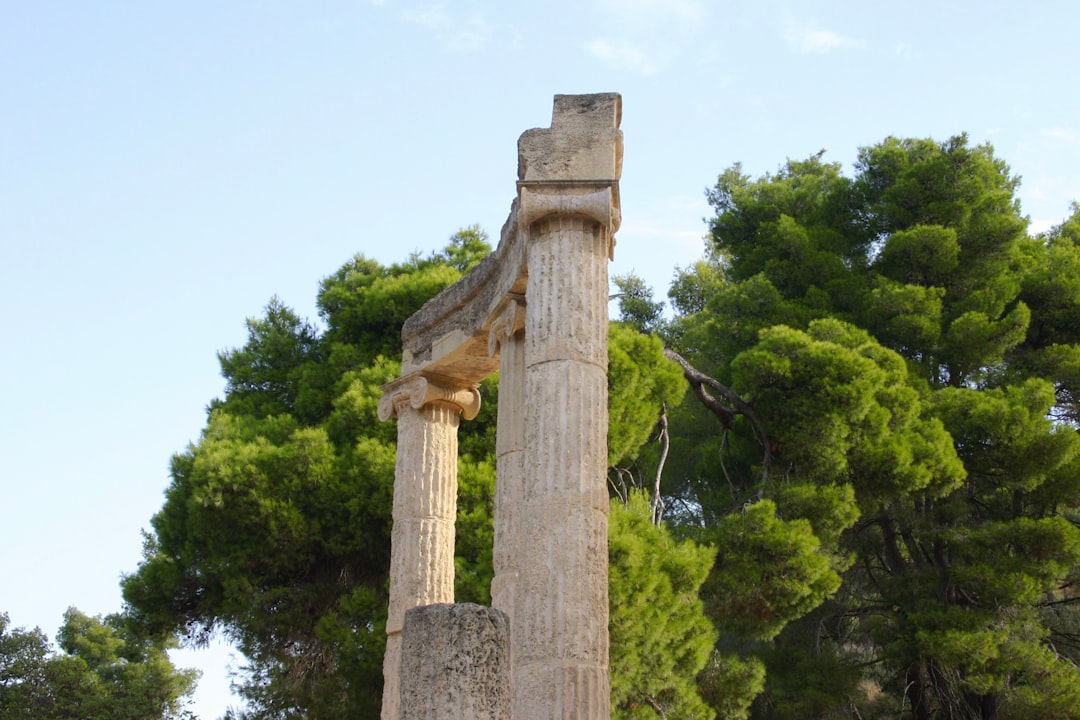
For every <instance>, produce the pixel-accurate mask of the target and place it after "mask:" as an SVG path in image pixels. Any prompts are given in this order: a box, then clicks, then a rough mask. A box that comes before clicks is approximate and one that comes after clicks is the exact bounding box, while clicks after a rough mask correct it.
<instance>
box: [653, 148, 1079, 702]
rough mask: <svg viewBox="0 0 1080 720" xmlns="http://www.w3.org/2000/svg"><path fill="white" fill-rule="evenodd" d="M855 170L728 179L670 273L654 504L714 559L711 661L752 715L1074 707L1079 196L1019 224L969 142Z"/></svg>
mask: <svg viewBox="0 0 1080 720" xmlns="http://www.w3.org/2000/svg"><path fill="white" fill-rule="evenodd" d="M855 171H856V172H855V175H854V177H852V178H847V177H844V176H843V175H842V174H841V172H840V168H839V166H838V165H835V164H830V163H826V162H824V161H823V160H822V156H821V154H818V155H816V156H814V157H812V158H810V159H808V160H805V161H789V162H787V163H786V164H785V165H784V166H782V167H781V168H780V170H779V171H778V172H777V173H775V174H767V175H765V176H763V177H761V178H757V179H753V178H750V177H749V176H747V175H745V174H744V173H743V172H742V171H741V169H740V168H739V166H735V167H734V168H732V169H730V170H728V171H727V172H725V173H723V174H722V175H721V176H720V178H719V180H718V182H717V185H716V187H715V188H714V189H713V190H711V191H710V192H709V201H710V203H711V204H712V205H713V207H714V209H715V211H716V215H715V217H714V218H713V219H712V220H711V221H710V223H709V227H710V237H709V242H710V248H709V255H708V257H707V258H706V260H704V261H702V262H701V263H699V264H698V265H696V266H693V267H691V268H686V269H683V270H682V271H680V273H679V275H678V277H677V279H676V282H675V283H674V284H673V286H672V290H671V298H672V304H673V307H674V308H675V309H676V312H677V315H676V317H675V318H674V319H673V321H672V323H671V329H670V331H669V334H668V338H669V341H670V342H671V343H672V345H673V347H674V349H675V350H678V351H679V353H671V355H672V357H674V358H675V359H677V360H679V361H680V362H681V363H682V364H683V370H684V374H685V375H686V377H687V379H688V380H689V381H690V385H691V388H692V389H693V390H694V395H695V398H696V400H694V401H689V400H688V401H687V403H684V404H683V405H682V406H680V407H678V408H676V409H674V410H673V411H672V418H671V427H672V436H673V440H672V458H673V459H672V462H671V463H669V468H668V472H669V476H668V481H667V482H666V483H665V492H667V493H669V494H670V495H671V498H670V500H669V502H677V503H679V504H680V505H681V506H682V507H685V508H689V509H691V511H690V512H687V513H685V514H684V515H683V516H681V517H680V518H679V519H680V521H681V522H683V523H684V524H685V525H686V526H687V527H689V528H697V530H696V532H698V533H699V534H700V535H701V536H702V537H704V538H708V539H710V541H715V542H717V545H718V547H720V548H721V552H720V554H719V557H718V561H717V563H716V565H715V567H714V569H713V572H712V573H711V575H710V578H709V580H708V581H707V582H706V583H705V593H706V608H707V609H708V611H709V614H710V616H711V617H712V618H713V619H714V620H715V621H716V622H717V626H718V628H719V629H720V631H721V640H720V644H719V647H720V649H721V650H722V651H723V650H729V651H733V652H737V653H739V657H740V658H742V660H744V661H746V662H750V661H753V660H755V659H756V660H757V661H759V662H762V663H764V666H765V667H766V670H767V676H766V677H767V680H766V685H765V692H764V693H763V694H762V695H761V696H760V697H759V699H758V701H757V702H756V703H755V705H754V714H755V715H756V716H759V717H770V718H794V717H826V716H831V715H832V714H837V715H839V714H844V713H846V714H848V715H851V714H857V715H858V716H860V717H872V716H876V715H875V713H878V714H879V715H880V713H882V712H883V710H882V709H883V708H886V707H887V708H888V712H889V713H892V714H889V715H887V716H888V717H893V716H895V711H896V709H897V708H901V707H902V708H903V716H904V717H910V718H913V719H915V720H929V719H930V718H1006V717H1017V718H1019V717H1063V718H1065V717H1080V711H1077V710H1076V708H1077V707H1078V706H1077V705H1076V703H1075V697H1076V696H1077V693H1080V672H1078V670H1077V666H1076V663H1075V661H1074V660H1073V658H1075V657H1076V656H1077V655H1076V653H1075V650H1074V648H1075V645H1071V646H1070V645H1068V642H1067V641H1068V639H1069V638H1070V637H1072V636H1074V635H1071V629H1073V628H1075V627H1077V624H1076V619H1075V616H1074V614H1073V610H1072V608H1073V607H1074V606H1073V604H1072V603H1073V600H1074V593H1073V587H1074V585H1073V584H1072V583H1073V578H1075V577H1076V570H1077V566H1078V563H1080V552H1078V548H1080V530H1078V529H1077V522H1076V521H1077V519H1078V514H1077V506H1078V501H1080V494H1078V493H1080V461H1078V457H1080V438H1078V436H1077V414H1076V408H1077V405H1076V403H1075V400H1076V397H1077V394H1076V390H1077V387H1078V386H1077V384H1076V381H1077V380H1078V379H1080V373H1078V372H1077V370H1078V369H1080V363H1078V360H1080V324H1078V323H1077V318H1078V317H1080V294H1078V293H1077V287H1080V286H1077V284H1076V282H1077V281H1076V277H1077V269H1078V268H1080V254H1078V251H1077V247H1078V242H1077V240H1078V236H1080V232H1078V231H1077V227H1080V222H1078V214H1077V208H1076V207H1074V208H1073V216H1072V217H1071V218H1070V219H1069V220H1067V221H1066V222H1065V223H1063V224H1062V225H1061V226H1059V227H1058V228H1055V229H1054V230H1052V231H1051V232H1049V233H1046V234H1044V235H1042V236H1039V237H1035V238H1031V237H1028V236H1027V234H1026V220H1025V218H1024V217H1023V216H1022V215H1021V214H1020V208H1019V203H1018V201H1017V200H1016V197H1015V192H1016V188H1017V186H1018V180H1017V179H1016V178H1015V177H1014V176H1012V175H1011V174H1010V172H1009V169H1008V167H1007V166H1006V165H1005V164H1004V163H1003V162H1002V161H1001V160H1000V159H998V158H996V157H995V156H994V154H993V150H992V148H990V147H989V146H985V145H980V146H972V145H970V144H969V142H968V140H967V138H966V136H958V137H954V138H951V139H950V140H948V141H946V142H943V143H937V142H933V141H931V140H900V139H895V138H889V139H887V140H885V141H884V142H882V143H880V144H878V145H875V146H872V147H868V148H863V149H862V150H860V151H859V155H858V162H857V163H856V167H855ZM710 416H711V418H712V419H711V421H710V420H709V417H710ZM708 422H711V425H709V424H707V423H708ZM812 668H818V669H819V670H817V671H811V669H812ZM823 668H829V670H828V671H827V672H825V671H821V669H823ZM714 706H715V705H714ZM880 716H885V715H880Z"/></svg>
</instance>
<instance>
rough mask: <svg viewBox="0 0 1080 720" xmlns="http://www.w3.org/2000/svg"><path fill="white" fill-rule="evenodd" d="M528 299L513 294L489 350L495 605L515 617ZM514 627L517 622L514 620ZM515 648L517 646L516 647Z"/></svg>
mask: <svg viewBox="0 0 1080 720" xmlns="http://www.w3.org/2000/svg"><path fill="white" fill-rule="evenodd" d="M524 329H525V298H524V297H512V298H510V299H509V301H508V302H507V303H506V305H505V306H504V307H503V308H502V310H501V312H499V313H498V314H497V316H496V318H495V320H494V321H493V322H492V326H491V334H490V339H489V343H488V352H489V353H490V354H494V353H495V352H496V350H498V351H499V416H498V428H497V434H496V438H495V458H496V468H495V476H496V477H497V478H498V480H497V481H496V483H495V542H494V547H493V557H492V561H493V565H494V570H495V577H494V578H493V579H492V581H491V606H492V607H493V608H496V609H498V610H502V611H503V612H504V613H506V615H507V617H510V618H512V617H513V615H514V596H515V592H514V591H515V589H516V587H517V581H518V549H517V538H518V526H519V524H520V522H521V518H520V515H521V503H522V498H523V495H524V492H525V338H524V335H523V332H522V331H523V330H524ZM511 627H513V622H512V621H511ZM511 649H512V645H511Z"/></svg>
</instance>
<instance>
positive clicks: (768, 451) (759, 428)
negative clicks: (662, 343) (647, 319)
mask: <svg viewBox="0 0 1080 720" xmlns="http://www.w3.org/2000/svg"><path fill="white" fill-rule="evenodd" d="M664 356H665V357H667V358H668V359H669V360H674V361H675V362H677V363H678V364H679V366H680V367H681V368H682V370H683V377H685V378H686V381H687V382H688V383H690V389H692V390H693V391H694V395H696V396H697V398H698V400H700V401H701V404H702V405H704V406H705V407H706V408H707V409H708V410H709V411H711V412H712V413H713V414H714V415H716V417H717V418H719V419H720V424H721V425H723V426H724V429H725V430H727V429H729V428H730V427H731V423H732V422H734V421H735V418H736V417H737V416H739V415H742V416H743V417H745V418H746V419H747V420H748V421H749V422H750V425H751V426H752V427H753V428H754V432H756V433H757V435H758V437H759V438H760V440H759V441H760V443H761V447H762V449H763V450H764V457H763V459H762V476H763V479H765V480H767V479H768V478H769V471H770V469H771V468H772V448H773V443H772V440H770V438H769V434H768V433H767V432H765V426H764V425H762V424H761V421H760V420H759V419H758V417H757V414H755V413H754V408H753V407H752V406H751V405H750V403H748V402H746V401H745V400H743V399H742V398H741V397H739V394H738V393H736V392H735V391H734V390H732V389H731V388H729V387H728V386H726V385H724V384H723V383H721V382H720V381H719V380H717V379H716V378H714V377H710V376H708V375H706V374H705V373H703V372H701V371H700V370H698V369H697V368H696V367H694V366H693V365H691V364H690V363H689V361H687V360H686V358H684V357H683V356H682V355H680V354H679V353H677V352H675V351H674V350H672V349H670V348H664ZM708 388H712V389H713V390H715V391H716V392H717V393H718V394H719V395H720V396H722V397H723V399H724V401H726V402H727V403H728V404H730V407H729V406H728V405H725V404H724V402H721V401H720V400H719V399H717V398H716V397H715V396H714V395H713V394H712V393H710V392H709V390H708Z"/></svg>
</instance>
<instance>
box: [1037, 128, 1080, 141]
mask: <svg viewBox="0 0 1080 720" xmlns="http://www.w3.org/2000/svg"><path fill="white" fill-rule="evenodd" d="M1042 136H1043V137H1047V138H1050V139H1051V140H1061V141H1062V142H1066V143H1068V144H1069V145H1080V133H1077V132H1076V131H1075V130H1071V129H1069V128H1060V127H1059V128H1050V129H1048V130H1043V131H1042Z"/></svg>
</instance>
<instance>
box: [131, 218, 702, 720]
mask: <svg viewBox="0 0 1080 720" xmlns="http://www.w3.org/2000/svg"><path fill="white" fill-rule="evenodd" d="M489 251H490V248H489V246H488V245H487V244H486V242H485V239H484V236H483V234H482V233H481V232H480V231H479V230H477V229H476V228H470V229H468V230H464V231H461V232H459V233H458V234H456V235H455V236H453V237H452V238H451V240H450V243H449V245H448V246H447V247H446V248H445V249H443V250H442V251H440V252H437V253H434V254H432V255H431V256H429V257H419V256H413V257H411V258H410V259H409V260H407V261H406V262H404V263H401V264H397V265H392V266H390V267H384V266H382V265H380V264H378V263H376V262H374V261H372V260H369V259H367V258H363V257H356V258H354V259H353V260H352V261H350V262H349V263H347V264H346V265H345V266H343V267H342V268H341V269H340V270H338V271H337V272H336V273H334V274H333V275H331V276H329V277H328V278H326V279H325V280H324V281H323V282H322V285H321V288H320V292H319V296H318V307H319V310H320V314H321V320H322V324H323V326H324V328H323V329H319V328H317V327H316V326H314V325H312V324H311V323H309V322H307V321H305V320H302V319H301V318H299V317H298V316H297V315H296V314H295V313H294V312H293V311H292V310H290V309H289V308H288V307H286V306H285V305H284V304H282V303H281V302H280V301H279V300H277V299H273V300H271V301H270V303H269V304H268V305H267V307H266V311H265V314H264V315H263V316H262V317H261V318H257V319H251V320H249V321H248V324H247V326H248V341H247V343H246V344H245V345H244V346H243V347H241V348H237V349H233V350H229V351H226V352H222V353H220V355H219V359H220V362H221V368H222V373H223V375H224V376H225V380H226V389H225V396H224V398H222V399H219V400H215V401H214V402H212V403H211V406H210V412H209V417H208V421H207V425H206V427H205V429H204V430H203V433H202V436H201V438H200V439H199V441H198V442H197V443H195V444H193V445H192V446H191V447H189V448H188V449H187V450H186V451H185V452H183V453H180V454H178V455H176V456H175V457H174V458H173V462H172V468H171V469H172V482H171V484H170V486H169V488H168V490H167V492H166V496H165V503H164V506H163V507H162V509H161V511H160V512H158V514H157V515H155V516H154V518H153V520H152V526H153V532H152V533H151V534H150V535H149V536H148V537H147V539H146V544H145V552H144V560H143V562H142V564H141V565H140V567H139V569H138V571H137V572H136V573H134V574H132V575H130V576H128V577H127V578H125V580H124V583H123V584H124V595H125V598H126V600H127V602H128V603H129V605H130V606H131V612H132V614H133V616H134V617H136V618H137V620H138V621H139V622H140V623H141V624H142V625H143V626H144V627H147V628H149V629H150V630H152V631H154V632H162V633H169V632H173V631H180V632H182V633H184V634H185V635H186V636H187V638H188V639H189V641H191V642H196V643H197V642H199V641H200V640H202V639H204V638H206V637H208V635H209V634H210V633H212V632H215V631H220V632H223V633H224V634H225V635H226V636H227V637H229V638H230V639H231V640H233V641H234V642H235V643H236V644H237V645H238V647H239V648H240V649H241V650H242V651H243V653H244V655H245V656H246V658H247V659H248V666H247V669H246V673H245V675H244V676H243V677H242V678H240V681H241V682H240V690H241V693H242V695H243V697H244V698H245V699H246V700H247V703H248V708H247V710H245V717H250V718H291V717H306V718H338V717H376V716H377V715H378V708H379V704H380V688H381V686H382V656H383V649H384V644H385V639H384V629H383V628H384V623H385V615H386V583H387V577H388V571H389V562H390V541H389V538H390V511H391V506H392V493H393V479H394V450H395V442H396V428H395V426H394V423H383V422H380V421H379V420H378V418H377V416H376V409H377V404H378V400H379V398H380V396H381V394H382V393H381V390H380V386H381V385H383V384H384V383H386V382H389V381H390V380H392V379H394V378H395V377H397V376H398V374H399V370H400V364H399V361H398V358H400V354H401V338H400V329H401V324H402V322H403V321H404V320H405V319H406V318H408V317H409V316H410V315H412V314H413V313H414V312H415V311H416V310H418V309H419V308H420V306H421V305H422V304H423V303H424V302H425V301H427V300H428V299H429V298H430V297H432V296H433V295H434V294H435V293H437V292H438V291H439V290H441V289H443V288H444V287H446V286H448V285H449V284H451V283H453V282H455V281H456V280H458V279H459V278H460V277H462V274H463V273H464V272H466V271H468V270H469V269H470V268H471V267H472V266H474V265H475V264H476V263H477V262H479V260H480V259H482V258H483V257H484V256H485V255H486V254H487V253H488V252H489ZM611 332H612V335H611V338H612V340H611V358H612V361H611V373H610V376H609V385H610V386H611V393H610V400H611V402H610V407H611V414H612V418H613V419H612V423H611V437H612V443H611V450H612V453H611V461H612V463H615V462H624V463H627V464H632V463H633V456H634V453H635V450H636V447H637V446H639V445H641V444H643V443H646V442H647V441H648V440H649V436H650V433H651V431H652V428H653V426H654V425H655V423H656V418H657V414H658V412H659V410H660V408H661V407H662V406H663V405H664V404H665V403H672V404H673V403H677V402H678V401H679V399H680V398H681V396H682V394H683V392H684V384H683V382H682V380H681V379H680V377H679V370H678V368H677V367H675V366H672V365H671V363H669V362H667V361H666V360H665V359H664V357H663V354H662V346H661V344H660V342H659V340H658V339H656V338H654V337H653V338H650V337H646V336H644V335H641V334H639V333H636V332H633V331H631V330H629V329H626V328H623V327H621V326H613V327H612V331H611ZM497 389H498V388H497V382H496V380H495V379H492V380H489V381H488V382H486V383H485V384H484V386H483V387H482V388H481V391H482V394H483V396H484V404H483V407H482V409H481V413H480V415H479V416H478V417H477V418H476V419H474V420H472V421H469V422H464V423H462V425H461V428H460V430H459V462H458V483H459V493H458V516H457V546H456V558H455V563H456V571H457V572H456V597H457V600H458V601H459V602H469V601H472V602H482V603H484V602H488V601H489V600H490V595H489V593H490V590H489V588H490V582H491V577H492V574H493V570H492V538H493V531H492V512H493V498H494V483H495V477H494V467H495V460H494V427H495V409H496V407H497V400H496V393H497ZM617 601H618V598H616V602H617ZM670 651H672V652H673V651H674V648H671V649H670ZM693 674H694V673H693V672H690V675H689V677H690V678H691V679H692V677H693Z"/></svg>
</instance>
